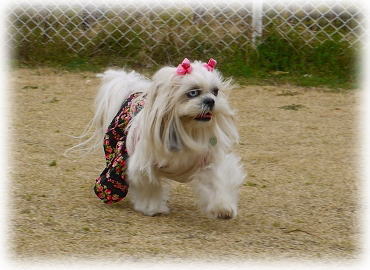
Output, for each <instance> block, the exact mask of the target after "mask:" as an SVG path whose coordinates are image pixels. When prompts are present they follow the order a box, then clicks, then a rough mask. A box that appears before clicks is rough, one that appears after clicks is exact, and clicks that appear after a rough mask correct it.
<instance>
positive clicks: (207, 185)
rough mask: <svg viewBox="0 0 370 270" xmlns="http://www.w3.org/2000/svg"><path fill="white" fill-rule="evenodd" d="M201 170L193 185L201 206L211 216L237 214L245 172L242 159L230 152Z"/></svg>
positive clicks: (224, 217)
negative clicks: (241, 162)
mask: <svg viewBox="0 0 370 270" xmlns="http://www.w3.org/2000/svg"><path fill="white" fill-rule="evenodd" d="M221 156H223V157H222V158H220V160H218V161H217V162H216V163H214V164H211V165H210V166H208V167H206V168H204V169H203V170H201V171H200V172H199V173H198V174H197V175H195V177H194V181H193V186H194V190H195V192H196V193H197V195H198V197H199V198H198V199H199V206H200V208H201V210H202V211H203V212H205V214H206V215H207V216H209V217H214V218H222V219H229V218H233V217H235V216H236V215H237V208H238V194H239V187H240V185H241V184H242V183H243V181H244V178H245V174H244V171H243V168H242V166H241V164H240V159H239V158H238V157H237V156H235V155H234V154H232V153H230V154H227V155H221Z"/></svg>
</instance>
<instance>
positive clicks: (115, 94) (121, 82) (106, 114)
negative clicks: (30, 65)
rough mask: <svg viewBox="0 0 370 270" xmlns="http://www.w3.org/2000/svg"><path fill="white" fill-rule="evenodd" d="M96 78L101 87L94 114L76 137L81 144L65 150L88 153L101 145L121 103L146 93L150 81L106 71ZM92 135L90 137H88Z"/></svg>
mask: <svg viewBox="0 0 370 270" xmlns="http://www.w3.org/2000/svg"><path fill="white" fill-rule="evenodd" d="M97 77H99V78H102V85H101V87H100V89H99V91H98V94H97V96H96V98H95V110H94V111H95V113H94V117H93V118H92V119H91V120H90V122H89V124H88V125H87V127H86V128H85V130H84V131H83V132H82V134H81V135H80V136H78V137H75V138H78V139H80V140H82V142H80V143H79V144H77V145H75V146H73V147H71V148H69V149H67V151H66V152H65V154H67V153H68V152H70V151H73V152H77V151H78V152H81V153H89V152H92V151H94V150H95V149H97V148H99V147H101V146H102V144H103V139H104V135H105V132H106V130H107V128H108V126H109V124H110V123H111V121H112V120H113V118H114V117H115V115H116V114H117V112H118V111H119V109H120V107H121V105H122V103H123V101H124V100H125V99H127V98H128V97H129V96H130V95H131V94H132V93H135V92H146V91H148V88H149V87H150V83H151V81H150V80H149V79H147V78H145V77H144V76H142V75H140V74H139V73H137V72H135V71H131V72H126V71H125V70H112V69H110V70H107V71H105V72H104V73H102V74H98V75H97ZM91 133H92V135H90V134H91Z"/></svg>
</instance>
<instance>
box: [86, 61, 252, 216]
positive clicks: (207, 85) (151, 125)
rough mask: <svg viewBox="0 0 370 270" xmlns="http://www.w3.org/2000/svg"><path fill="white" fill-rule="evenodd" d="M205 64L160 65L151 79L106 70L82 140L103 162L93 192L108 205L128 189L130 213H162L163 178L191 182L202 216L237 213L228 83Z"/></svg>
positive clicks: (238, 176)
mask: <svg viewBox="0 0 370 270" xmlns="http://www.w3.org/2000/svg"><path fill="white" fill-rule="evenodd" d="M215 65H216V61H215V60H214V59H210V61H209V62H208V63H201V62H198V61H195V62H193V63H190V61H189V60H188V59H186V58H185V59H184V61H183V62H182V63H181V64H180V65H179V66H178V67H177V68H176V67H164V68H162V69H160V70H159V71H158V72H156V73H155V74H154V76H153V78H152V80H149V79H146V78H145V77H143V76H141V75H140V74H138V73H136V72H133V71H132V72H130V73H128V72H126V71H124V70H108V71H106V72H104V74H100V77H102V78H103V84H102V86H101V88H100V90H99V93H98V95H97V97H96V111H95V116H94V118H93V120H92V121H91V124H90V126H91V127H94V128H95V132H94V135H93V136H92V137H91V138H90V139H88V140H87V141H86V142H84V143H82V144H80V146H81V145H86V144H88V143H92V144H93V145H94V147H97V146H99V147H101V143H102V142H103V141H104V150H105V154H106V155H105V156H106V158H107V168H106V169H105V170H104V171H103V173H102V175H101V176H100V177H99V178H98V179H97V182H96V185H95V192H96V194H97V195H98V196H99V198H101V199H102V200H104V201H105V202H107V203H111V202H115V201H119V200H120V199H122V198H123V197H124V196H125V195H126V193H127V190H128V186H129V192H128V194H129V196H128V197H129V199H130V201H131V202H132V204H133V208H134V209H135V210H136V211H139V212H141V213H143V214H144V215H149V216H153V215H157V214H161V213H162V214H166V213H168V212H169V208H168V206H167V201H168V199H169V186H170V185H169V182H170V181H169V180H175V181H178V182H181V183H185V182H191V183H192V185H193V187H194V190H195V192H196V194H197V196H198V198H199V206H200V208H201V210H203V212H204V213H205V214H206V215H207V216H209V217H217V218H224V219H228V218H232V217H235V216H236V215H237V204H238V192H239V187H240V185H241V184H242V183H243V181H244V178H245V174H244V170H243V168H242V166H241V163H240V158H239V157H237V156H236V155H235V154H234V153H233V152H232V148H233V146H234V145H235V144H236V143H237V142H238V132H237V129H236V127H235V123H234V112H233V110H232V109H231V108H230V106H229V104H228V102H227V93H228V90H230V89H231V83H230V81H224V80H223V78H222V76H221V74H220V73H219V72H218V71H217V70H215V69H214V67H215Z"/></svg>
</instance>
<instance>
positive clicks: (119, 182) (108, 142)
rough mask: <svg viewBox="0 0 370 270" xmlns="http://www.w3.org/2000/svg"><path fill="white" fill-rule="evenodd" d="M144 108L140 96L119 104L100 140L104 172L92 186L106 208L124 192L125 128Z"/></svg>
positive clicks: (126, 186)
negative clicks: (103, 158)
mask: <svg viewBox="0 0 370 270" xmlns="http://www.w3.org/2000/svg"><path fill="white" fill-rule="evenodd" d="M143 107H144V97H143V95H142V93H134V94H131V95H130V96H129V97H128V98H127V99H126V100H125V101H124V102H123V104H122V106H121V108H120V110H119V112H118V113H117V115H116V116H115V117H114V119H113V121H112V122H111V124H110V125H109V127H108V129H107V132H106V134H105V137H104V144H103V146H104V152H105V159H106V163H107V165H106V168H105V169H104V170H103V172H102V173H101V174H100V176H99V177H98V179H96V183H95V186H94V191H95V194H96V195H97V196H98V197H99V198H100V199H101V200H102V201H103V202H104V203H107V204H111V203H115V202H118V201H120V200H122V199H123V198H125V197H126V195H127V191H128V186H129V184H128V181H127V159H128V156H129V155H128V152H127V147H126V139H127V134H128V129H127V126H128V125H129V123H130V121H131V119H132V118H133V117H134V116H135V115H136V114H137V113H139V112H140V111H141V110H142V108H143Z"/></svg>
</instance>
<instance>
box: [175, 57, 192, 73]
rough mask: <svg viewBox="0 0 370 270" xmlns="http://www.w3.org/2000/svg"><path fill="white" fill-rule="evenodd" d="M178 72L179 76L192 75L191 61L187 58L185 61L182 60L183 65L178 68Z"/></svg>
mask: <svg viewBox="0 0 370 270" xmlns="http://www.w3.org/2000/svg"><path fill="white" fill-rule="evenodd" d="M176 72H177V74H179V75H185V74H190V72H191V65H190V61H189V59H187V58H185V59H184V60H182V63H181V64H180V65H178V66H177V69H176Z"/></svg>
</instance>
